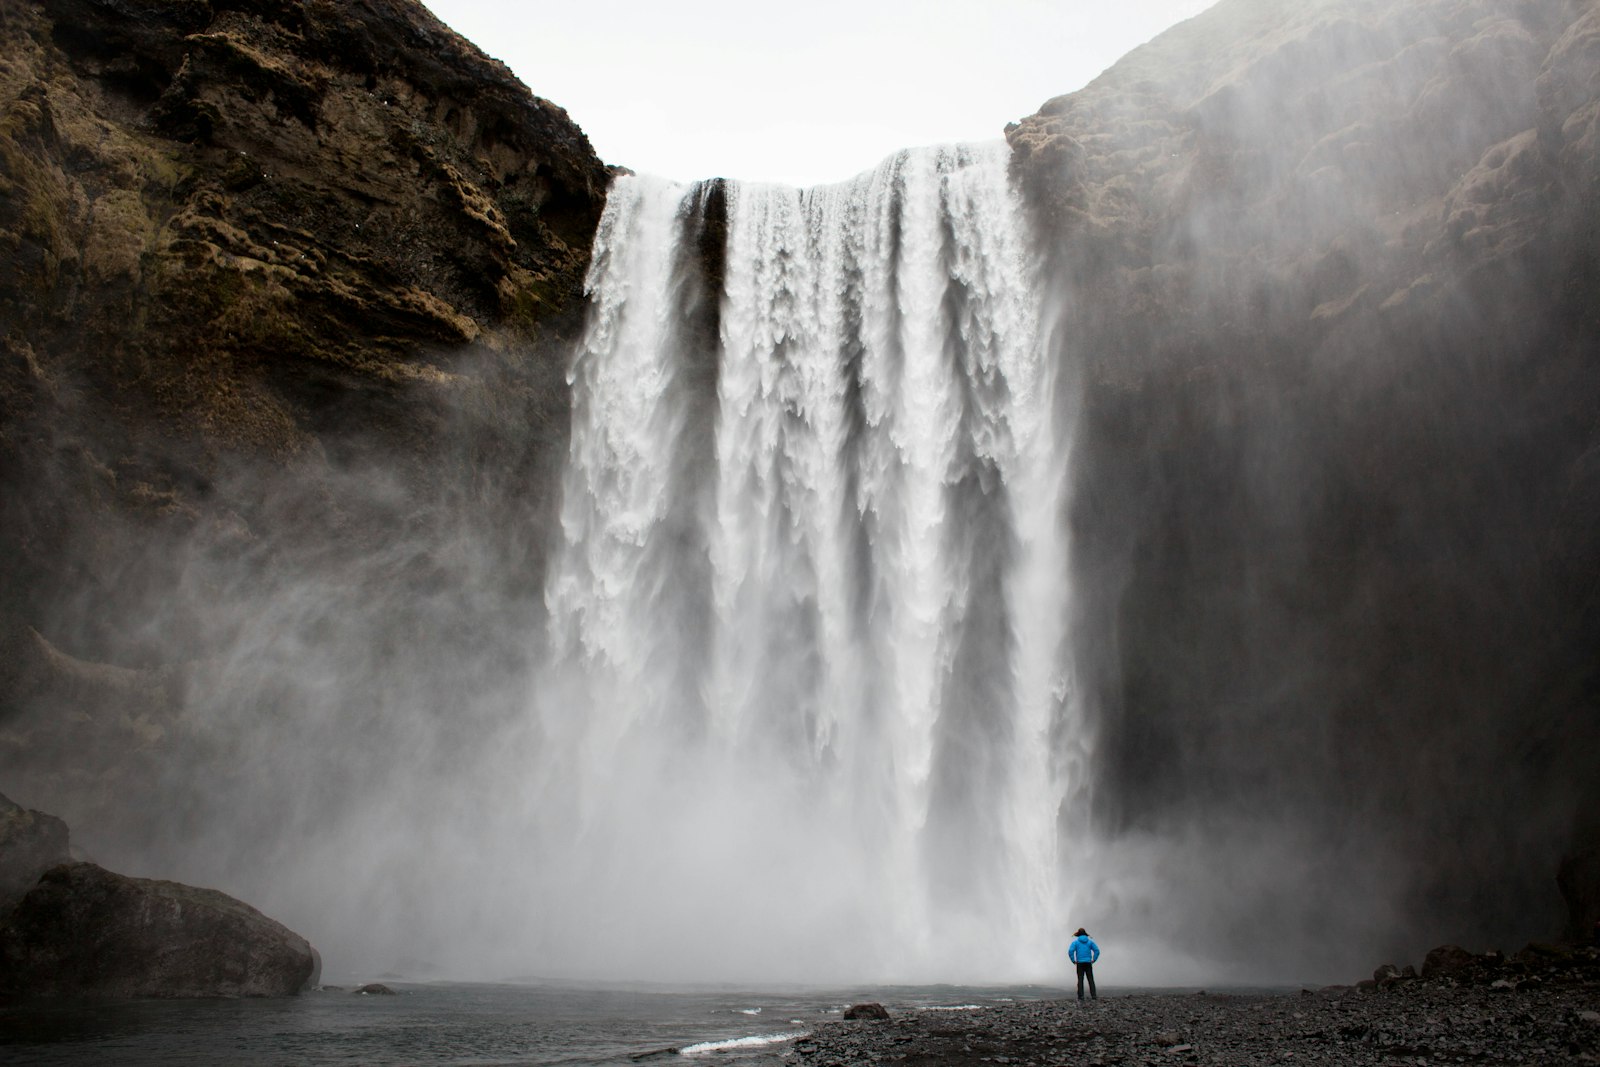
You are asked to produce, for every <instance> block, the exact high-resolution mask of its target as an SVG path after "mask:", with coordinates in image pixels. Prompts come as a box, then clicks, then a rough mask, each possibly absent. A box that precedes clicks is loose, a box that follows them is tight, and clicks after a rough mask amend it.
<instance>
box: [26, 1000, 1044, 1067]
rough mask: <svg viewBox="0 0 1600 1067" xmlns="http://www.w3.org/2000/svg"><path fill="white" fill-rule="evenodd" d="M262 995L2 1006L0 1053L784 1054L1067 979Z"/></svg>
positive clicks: (490, 1058) (682, 1060)
mask: <svg viewBox="0 0 1600 1067" xmlns="http://www.w3.org/2000/svg"><path fill="white" fill-rule="evenodd" d="M386 984H388V985H389V987H390V988H392V989H394V990H395V994H396V995H394V996H382V995H362V994H356V993H352V992H350V991H348V990H338V991H334V990H323V991H318V992H314V993H307V994H304V995H302V996H299V997H286V998H277V999H260V1000H132V1001H117V1002H98V1003H94V1002H75V1001H36V1002H28V1003H21V1004H12V1005H9V1006H0V1062H4V1063H6V1064H8V1065H18V1067H20V1065H23V1064H72V1065H74V1067H79V1065H94V1064H107V1065H110V1064H117V1065H132V1067H139V1065H155V1064H164V1065H183V1064H196V1065H198V1064H207V1065H210V1064H246V1065H257V1064H259V1065H277V1064H282V1065H285V1067H288V1065H318V1064H407V1065H424V1064H428V1065H433V1064H452V1065H474V1067H479V1065H501V1064H504V1065H510V1064H537V1065H551V1064H570V1065H574V1067H578V1065H591V1064H632V1063H645V1064H657V1065H659V1064H678V1065H680V1067H687V1065H688V1064H689V1063H691V1062H692V1061H695V1060H714V1061H715V1062H718V1063H726V1062H730V1061H736V1062H740V1063H743V1064H752V1063H762V1062H776V1061H777V1058H778V1056H780V1055H781V1054H782V1052H783V1051H784V1050H785V1049H786V1048H787V1046H788V1044H789V1042H792V1041H793V1040H795V1039H796V1038H797V1037H800V1036H802V1035H803V1034H805V1033H807V1032H808V1031H809V1030H810V1029H811V1028H812V1027H814V1026H815V1025H816V1024H817V1023H819V1022H823V1021H826V1020H829V1019H837V1018H839V1016H840V1014H841V1013H842V1012H843V1009H844V1008H845V1007H846V1006H848V1005H850V1004H853V1003H859V1002H861V1001H869V1000H870V1001H878V1002H879V1003H882V1004H883V1005H885V1006H886V1007H887V1008H889V1010H890V1011H891V1012H900V1011H964V1010H970V1009H971V1008H974V1007H980V1006H985V1005H990V1004H997V1003H1004V1002H1007V1001H1017V1000H1040V999H1053V998H1056V997H1060V996H1064V995H1066V994H1065V992H1064V991H1062V990H1058V989H1049V988H1043V987H1037V986H1030V987H1022V988H1016V989H993V988H971V987H962V986H921V987H896V988H879V989H872V988H862V989H848V990H846V989H834V990H828V989H812V990H786V991H777V990H766V991H759V990H758V991H748V990H740V989H732V988H729V989H705V988H699V989H683V988H676V987H671V988H662V987H636V988H617V987H610V988H599V987H573V986H570V985H553V984H542V983H521V984H468V983H425V984H423V983H405V982H389V983H386Z"/></svg>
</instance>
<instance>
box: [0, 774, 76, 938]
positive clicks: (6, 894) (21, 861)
mask: <svg viewBox="0 0 1600 1067" xmlns="http://www.w3.org/2000/svg"><path fill="white" fill-rule="evenodd" d="M70 858H71V857H70V856H69V855H68V853H67V824H66V823H64V822H62V821H61V820H60V819H58V818H56V817H55V816H54V815H46V814H45V813H44V812H42V811H29V810H28V809H26V808H24V807H22V806H21V805H19V804H16V803H13V802H12V801H11V800H10V798H8V797H6V796H4V795H3V794H0V916H3V915H5V913H6V912H8V911H10V910H11V908H12V906H13V905H15V904H16V903H17V901H19V900H21V899H22V897H23V894H25V893H27V891H28V890H29V889H31V888H33V885H34V883H35V882H37V881H38V880H39V876H40V875H41V874H43V873H44V872H45V871H47V870H49V869H50V868H51V867H54V866H56V865H57V864H60V863H66V862H67V861H68V860H69V859H70Z"/></svg>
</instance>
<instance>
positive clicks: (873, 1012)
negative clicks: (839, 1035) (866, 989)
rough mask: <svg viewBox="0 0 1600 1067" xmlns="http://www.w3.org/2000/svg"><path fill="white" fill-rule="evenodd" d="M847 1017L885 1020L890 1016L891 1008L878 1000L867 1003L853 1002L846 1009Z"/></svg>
mask: <svg viewBox="0 0 1600 1067" xmlns="http://www.w3.org/2000/svg"><path fill="white" fill-rule="evenodd" d="M844 1017H845V1018H846V1019H872V1020H883V1019H887V1018H888V1017H889V1009H888V1008H885V1007H884V1006H883V1005H882V1004H878V1003H876V1002H873V1003H867V1004H852V1005H850V1006H849V1007H848V1008H846V1009H845V1010H844Z"/></svg>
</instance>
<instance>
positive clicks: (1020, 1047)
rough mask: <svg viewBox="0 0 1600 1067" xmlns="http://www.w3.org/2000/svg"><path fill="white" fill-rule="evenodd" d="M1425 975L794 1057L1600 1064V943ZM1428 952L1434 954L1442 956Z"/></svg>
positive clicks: (951, 1020) (1156, 999)
mask: <svg viewBox="0 0 1600 1067" xmlns="http://www.w3.org/2000/svg"><path fill="white" fill-rule="evenodd" d="M1454 953H1455V955H1453V957H1452V959H1453V964H1452V963H1451V962H1449V961H1448V960H1446V961H1444V962H1443V965H1442V966H1435V967H1434V968H1432V969H1430V968H1428V967H1426V966H1425V967H1424V973H1425V974H1427V977H1420V976H1414V975H1410V974H1405V973H1404V972H1401V971H1398V970H1396V969H1393V968H1388V967H1385V968H1379V971H1378V976H1377V977H1375V978H1374V979H1373V980H1370V981H1366V982H1363V983H1361V984H1360V985H1357V986H1333V987H1329V988H1325V989H1318V990H1310V989H1306V990H1302V991H1300V992H1299V993H1263V994H1254V993H1252V994H1245V993H1210V992H1199V993H1135V994H1129V995H1111V996H1105V997H1102V998H1101V999H1100V1000H1098V1001H1090V1002H1087V1003H1086V1004H1085V1005H1083V1006H1081V1007H1080V1006H1079V1004H1078V1003H1077V1002H1076V1001H1074V1000H1058V1001H1039V1002H1035V1003H1028V1004H1016V1005H1010V1006H1006V1007H997V1008H985V1009H982V1010H978V1011H972V1012H959V1013H957V1012H902V1013H895V1014H894V1015H893V1016H892V1017H891V1018H889V1019H888V1020H885V1021H860V1022H840V1023H833V1024H829V1025H827V1026H824V1027H821V1028H819V1029H818V1030H817V1031H816V1032H815V1033H813V1034H812V1035H811V1036H810V1037H808V1038H806V1039H804V1040H802V1041H800V1042H797V1043H796V1044H795V1045H794V1046H793V1048H792V1049H790V1050H789V1051H788V1052H787V1053H785V1056H784V1059H785V1060H786V1061H787V1062H789V1063H793V1064H803V1065H808V1067H811V1065H814V1067H841V1065H845V1064H863V1063H880V1062H881V1063H903V1064H906V1065H908V1067H916V1065H921V1064H935V1063H938V1064H1015V1065H1018V1067H1040V1065H1049V1064H1075V1065H1076V1064H1107V1065H1109V1064H1235V1065H1237V1064H1295V1063H1330V1064H1374V1065H1399V1064H1421V1063H1471V1064H1506V1065H1509V1064H1577V1063H1600V952H1596V950H1594V949H1592V948H1584V949H1571V948H1564V949H1563V948H1560V947H1558V946H1530V948H1529V949H1527V950H1524V951H1523V952H1520V953H1518V954H1517V955H1516V956H1515V957H1510V958H1506V957H1502V956H1499V955H1497V954H1489V955H1485V956H1472V955H1470V954H1467V953H1464V952H1461V950H1459V949H1457V950H1454ZM1439 956H1440V954H1439V953H1438V952H1436V953H1433V954H1430V956H1429V959H1430V962H1432V961H1434V960H1435V958H1436V957H1439Z"/></svg>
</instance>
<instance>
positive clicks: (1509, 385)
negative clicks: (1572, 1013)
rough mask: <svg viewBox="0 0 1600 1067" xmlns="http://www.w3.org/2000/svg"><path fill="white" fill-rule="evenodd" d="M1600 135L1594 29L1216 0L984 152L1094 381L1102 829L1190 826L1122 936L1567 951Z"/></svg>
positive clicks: (1585, 774)
mask: <svg viewBox="0 0 1600 1067" xmlns="http://www.w3.org/2000/svg"><path fill="white" fill-rule="evenodd" d="M1597 123H1600V12H1597V11H1596V9H1595V7H1594V5H1593V4H1590V3H1572V2H1567V0H1530V2H1520V0H1516V2H1512V0H1430V2H1427V3H1415V4H1399V5H1397V4H1384V3H1368V2H1364V0H1323V2H1317V3H1308V4H1280V3H1275V2H1269V0H1224V2H1223V3H1220V4H1218V5H1217V6H1216V7H1215V8H1213V9H1212V10H1210V11H1208V12H1207V13H1205V14H1204V15H1202V16H1200V17H1198V18H1196V19H1194V20H1192V21H1190V22H1188V23H1186V24H1184V25H1181V26H1179V27H1177V28H1175V29H1173V30H1171V31H1170V32H1168V33H1167V34H1166V35H1164V36H1163V37H1161V38H1159V39H1157V40H1156V41H1154V42H1152V43H1151V44H1149V45H1147V46H1146V47H1144V48H1141V49H1139V50H1138V51H1136V52H1134V53H1133V54H1131V55H1130V56H1128V57H1127V58H1126V59H1125V60H1123V61H1122V62H1121V63H1119V64H1118V65H1117V66H1115V67H1114V68H1112V69H1111V70H1110V71H1108V72H1107V73H1106V74H1105V75H1104V76H1102V77H1101V78H1100V79H1099V80H1097V81H1096V82H1094V83H1093V84H1091V85H1090V86H1089V87H1087V88H1086V89H1084V90H1083V91H1081V92H1079V93H1076V94H1073V95H1071V96H1066V97H1061V98H1059V99H1056V100H1052V101H1050V102H1048V103H1047V104H1045V105H1044V107H1043V108H1041V110H1040V111H1039V112H1038V114H1036V115H1033V116H1030V117H1029V118H1027V119H1025V120H1024V121H1022V122H1021V123H1019V124H1016V125H1014V126H1013V127H1011V128H1010V129H1009V130H1008V135H1009V138H1010V140H1011V143H1012V145H1013V149H1014V153H1015V158H1016V160H1017V165H1018V173H1019V177H1020V179H1021V180H1022V181H1023V182H1024V184H1025V185H1026V187H1027V188H1028V190H1029V192H1030V197H1031V201H1032V203H1033V205H1034V208H1035V210H1036V211H1037V212H1038V214H1039V216H1040V219H1041V228H1042V230H1043V231H1044V233H1045V236H1044V237H1043V240H1044V254H1045V255H1046V256H1047V257H1048V259H1049V261H1050V274H1049V276H1050V277H1051V278H1052V279H1053V280H1052V283H1051V288H1052V298H1053V299H1054V300H1055V301H1056V303H1057V305H1058V307H1059V308H1060V313H1059V322H1058V324H1057V330H1056V337H1057V344H1058V345H1059V347H1060V349H1061V350H1062V355H1063V363H1064V365H1066V366H1076V367H1081V368H1082V371H1081V377H1077V376H1069V378H1068V379H1067V380H1066V381H1065V382H1064V383H1063V392H1062V397H1061V403H1062V406H1063V408H1064V409H1068V410H1071V411H1073V412H1074V413H1075V414H1076V417H1077V418H1078V431H1077V445H1076V448H1075V450H1074V452H1073V464H1074V468H1075V471H1076V482H1075V484H1076V487H1077V488H1076V496H1075V500H1074V502H1073V505H1072V511H1071V516H1070V521H1071V523H1072V526H1073V530H1074V538H1075V540H1074V546H1075V553H1076V557H1075V563H1074V568H1075V574H1076V590H1077V602H1076V604H1075V605H1074V606H1073V612H1074V624H1075V634H1076V636H1075V642H1076V645H1077V647H1078V660H1079V663H1080V670H1081V675H1080V678H1079V685H1080V687H1081V692H1082V694H1083V699H1084V703H1085V707H1086V709H1087V713H1088V715H1089V717H1090V720H1091V726H1092V728H1093V730H1094V731H1095V733H1096V734H1097V735H1098V737H1099V739H1100V742H1099V747H1098V749H1097V751H1098V752H1099V753H1100V755H1101V759H1102V762H1101V764H1100V765H1099V766H1098V767H1097V768H1096V769H1095V772H1094V781H1093V783H1092V785H1091V786H1090V788H1089V790H1088V791H1087V792H1088V796H1087V798H1086V804H1087V805H1088V810H1089V811H1090V812H1091V813H1092V814H1091V816H1090V817H1091V818H1092V820H1093V821H1094V822H1095V823H1096V824H1097V825H1099V826H1100V827H1101V828H1102V829H1103V830H1105V831H1107V832H1109V833H1111V834H1113V835H1118V836H1125V835H1131V836H1133V837H1134V838H1137V837H1138V836H1139V835H1141V834H1152V835H1157V836H1159V837H1161V838H1162V839H1166V840H1173V839H1176V840H1178V841H1180V842H1187V844H1186V845H1183V846H1181V847H1178V848H1175V849H1173V851H1172V852H1170V853H1169V854H1168V855H1167V856H1166V858H1165V860H1164V861H1163V862H1162V863H1161V864H1160V870H1159V872H1158V873H1159V875H1160V876H1161V880H1162V881H1163V882H1164V884H1165V887H1164V888H1162V889H1160V890H1158V891H1157V893H1156V898H1157V899H1155V900H1146V901H1144V902H1143V904H1142V905H1141V904H1140V903H1139V902H1138V901H1137V900H1136V899H1130V900H1128V901H1125V902H1123V905H1124V910H1125V911H1126V912H1127V915H1126V917H1127V918H1128V919H1129V920H1130V921H1132V922H1134V923H1135V924H1137V925H1140V926H1144V927H1147V928H1154V929H1157V930H1159V931H1161V932H1163V933H1165V934H1167V935H1168V936H1170V937H1171V938H1173V939H1174V941H1175V942H1187V943H1199V944H1202V945H1205V946H1228V947H1229V948H1230V949H1233V950H1237V951H1238V952H1239V953H1240V954H1241V955H1243V956H1248V957H1250V958H1252V959H1257V960H1260V959H1264V958H1271V957H1273V956H1278V957H1280V958H1284V959H1291V958H1296V957H1297V956H1299V957H1300V958H1305V954H1306V953H1324V954H1325V953H1327V952H1329V951H1337V943H1335V944H1333V945H1330V943H1329V942H1330V937H1329V935H1330V932H1332V931H1340V932H1342V933H1341V938H1340V940H1342V939H1343V937H1344V936H1345V935H1347V934H1348V935H1353V936H1356V937H1359V938H1362V939H1369V943H1370V940H1371V939H1376V940H1378V941H1382V942H1383V943H1389V944H1392V945H1393V947H1394V949H1395V950H1396V951H1397V953H1400V952H1404V951H1410V952H1415V951H1416V950H1417V949H1418V948H1419V947H1421V946H1420V945H1418V944H1413V943H1410V942H1408V941H1407V938H1408V937H1423V938H1425V937H1427V936H1430V935H1431V936H1434V937H1444V936H1448V937H1453V938H1458V939H1460V940H1461V941H1463V942H1464V943H1470V944H1485V943H1488V944H1493V943H1496V942H1494V941H1492V940H1490V939H1494V938H1504V939H1507V940H1511V939H1515V938H1517V937H1525V936H1548V935H1549V934H1551V933H1554V932H1556V931H1557V930H1559V929H1560V928H1561V926H1562V922H1563V912H1562V900H1561V897H1560V895H1559V894H1558V890H1557V885H1556V873H1557V870H1558V868H1559V867H1560V866H1561V861H1562V858H1563V856H1566V857H1567V858H1568V859H1569V863H1568V867H1569V869H1577V868H1576V867H1575V866H1574V865H1573V863H1572V862H1570V861H1571V859H1572V857H1574V856H1578V855H1584V854H1590V850H1592V849H1593V847H1594V827H1593V826H1592V824H1590V823H1589V822H1587V821H1586V820H1589V819H1591V816H1590V815H1588V814H1586V813H1592V812H1593V811H1594V810H1595V807H1596V805H1595V800H1596V798H1595V796H1594V794H1593V792H1592V787H1588V786H1586V785H1585V784H1584V783H1586V782H1587V781H1588V779H1589V778H1590V776H1591V775H1590V770H1589V769H1588V768H1587V763H1588V761H1589V759H1590V755H1589V754H1592V753H1593V752H1594V751H1595V747H1594V746H1595V743H1596V740H1597V738H1596V722H1597V714H1596V712H1597V698H1600V676H1597V674H1596V660H1595V657H1594V649H1595V648H1597V647H1600V610H1597V609H1600V599H1597V592H1600V587H1597V586H1596V583H1595V575H1596V574H1597V573H1600V568H1597V564H1600V466H1597V465H1596V456H1597V455H1600V451H1597V448H1596V446H1597V445H1600V425H1597V423H1596V421H1595V416H1594V412H1595V410H1596V402H1597V400H1600V365H1597V364H1596V362H1595V355H1596V353H1597V352H1600V273H1597V266H1600V229H1597V219H1600V127H1597ZM1586 789H1588V790H1589V792H1588V793H1587V794H1585V790H1586ZM1136 896H1137V894H1135V897H1136ZM1591 898H1592V894H1591ZM1576 899H1577V898H1576V897H1575V896H1574V895H1573V894H1571V893H1569V894H1568V900H1569V902H1575V901H1576ZM1141 906H1142V907H1143V908H1145V909H1146V910H1147V914H1144V915H1141V914H1140V908H1141ZM1583 907H1588V908H1589V909H1590V910H1592V903H1591V904H1588V905H1583V906H1582V907H1580V906H1578V905H1577V904H1576V903H1574V911H1573V913H1572V915H1571V916H1570V922H1571V923H1572V924H1573V925H1574V926H1580V925H1581V928H1582V929H1587V923H1590V922H1593V921H1594V919H1595V918H1596V916H1595V915H1588V914H1579V912H1580V911H1582V909H1583ZM1200 915H1207V916H1209V917H1210V921H1209V922H1207V923H1206V924H1205V925H1204V926H1203V927H1201V926H1196V925H1194V924H1192V923H1191V922H1190V920H1191V918H1192V917H1194V916H1200ZM1408 929H1409V930H1410V931H1413V933H1410V934H1408V933H1407V932H1406V931H1407V930H1408ZM1324 958H1326V957H1325V956H1324Z"/></svg>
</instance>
